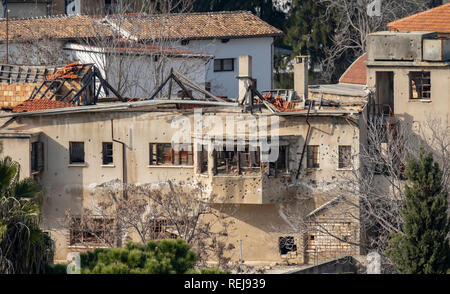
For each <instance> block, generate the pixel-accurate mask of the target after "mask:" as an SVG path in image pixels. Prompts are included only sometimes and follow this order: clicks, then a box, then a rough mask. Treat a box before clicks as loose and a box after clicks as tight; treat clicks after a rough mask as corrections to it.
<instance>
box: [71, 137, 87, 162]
mask: <svg viewBox="0 0 450 294" xmlns="http://www.w3.org/2000/svg"><path fill="white" fill-rule="evenodd" d="M69 153H70V163H71V164H72V163H84V142H70V143H69Z"/></svg>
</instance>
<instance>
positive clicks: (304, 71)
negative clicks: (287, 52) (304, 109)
mask: <svg viewBox="0 0 450 294" xmlns="http://www.w3.org/2000/svg"><path fill="white" fill-rule="evenodd" d="M294 91H295V92H296V93H297V96H298V97H300V98H304V99H305V100H306V99H308V56H296V57H295V58H294Z"/></svg>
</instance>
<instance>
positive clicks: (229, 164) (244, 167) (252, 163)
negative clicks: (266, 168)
mask: <svg viewBox="0 0 450 294" xmlns="http://www.w3.org/2000/svg"><path fill="white" fill-rule="evenodd" d="M224 149H225V147H224ZM225 150H226V149H225ZM214 162H215V165H214V166H215V171H216V174H241V173H251V172H257V171H260V170H261V154H260V149H259V147H258V148H257V150H255V151H253V150H250V147H249V146H245V148H244V150H243V151H238V147H237V146H234V150H233V151H215V152H214Z"/></svg>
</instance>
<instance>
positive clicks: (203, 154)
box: [198, 146, 208, 174]
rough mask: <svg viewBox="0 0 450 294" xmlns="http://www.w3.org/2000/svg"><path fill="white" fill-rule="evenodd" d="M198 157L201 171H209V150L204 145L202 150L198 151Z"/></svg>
mask: <svg viewBox="0 0 450 294" xmlns="http://www.w3.org/2000/svg"><path fill="white" fill-rule="evenodd" d="M198 159H199V163H200V173H202V174H204V173H207V172H208V150H207V149H206V148H205V146H203V148H202V151H199V152H198Z"/></svg>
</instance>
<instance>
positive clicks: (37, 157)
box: [31, 142, 44, 172]
mask: <svg viewBox="0 0 450 294" xmlns="http://www.w3.org/2000/svg"><path fill="white" fill-rule="evenodd" d="M43 170H44V143H42V142H34V143H32V144H31V172H41V171H43Z"/></svg>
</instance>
